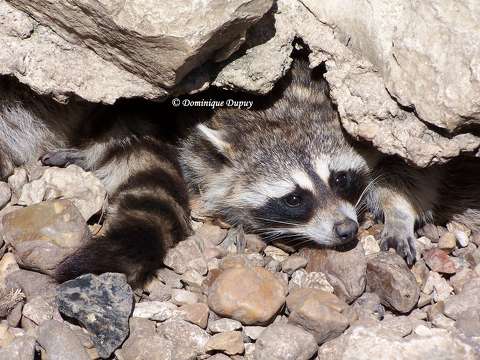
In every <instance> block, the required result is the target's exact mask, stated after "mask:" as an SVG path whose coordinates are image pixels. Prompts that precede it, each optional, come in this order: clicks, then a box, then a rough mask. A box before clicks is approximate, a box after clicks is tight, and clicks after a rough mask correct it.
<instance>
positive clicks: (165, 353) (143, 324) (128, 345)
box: [118, 317, 174, 360]
mask: <svg viewBox="0 0 480 360" xmlns="http://www.w3.org/2000/svg"><path fill="white" fill-rule="evenodd" d="M120 353H121V357H120V356H119V357H118V358H119V359H122V360H143V359H145V360H147V359H148V360H149V359H155V360H174V357H173V356H174V353H173V344H172V343H171V342H170V341H169V340H167V339H164V338H162V337H161V336H160V335H158V334H156V332H155V323H154V322H152V321H149V320H146V319H141V318H135V317H134V318H131V319H130V335H129V336H128V338H127V340H126V341H125V343H124V344H123V346H122V349H121V350H120Z"/></svg>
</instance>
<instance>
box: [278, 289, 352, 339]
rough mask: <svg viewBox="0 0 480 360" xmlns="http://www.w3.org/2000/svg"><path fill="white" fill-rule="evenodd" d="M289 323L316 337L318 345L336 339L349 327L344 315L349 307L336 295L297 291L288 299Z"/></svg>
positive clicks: (312, 290)
mask: <svg viewBox="0 0 480 360" xmlns="http://www.w3.org/2000/svg"><path fill="white" fill-rule="evenodd" d="M287 306H288V309H289V310H290V316H289V318H288V321H289V322H290V323H293V324H296V325H299V326H301V327H303V328H304V329H305V330H307V331H308V332H310V333H311V334H313V336H315V340H316V341H317V343H318V344H319V345H320V344H323V343H324V342H326V341H329V340H331V339H334V338H336V337H337V336H339V335H340V334H342V332H343V331H344V330H345V329H346V328H347V327H348V325H349V321H348V319H347V317H346V316H345V315H343V314H342V312H344V311H345V310H347V309H348V305H347V304H346V303H345V302H344V301H343V300H340V299H339V298H338V297H337V296H335V295H334V294H330V293H328V292H325V291H322V290H318V289H296V290H294V291H293V292H292V293H290V294H289V295H288V297H287Z"/></svg>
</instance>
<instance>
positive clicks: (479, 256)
mask: <svg viewBox="0 0 480 360" xmlns="http://www.w3.org/2000/svg"><path fill="white" fill-rule="evenodd" d="M465 260H466V261H467V262H468V264H469V265H470V266H471V267H472V268H475V267H476V266H477V265H478V264H480V248H477V249H475V250H473V251H472V252H469V253H468V254H466V255H465Z"/></svg>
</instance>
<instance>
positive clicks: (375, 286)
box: [367, 252, 420, 313]
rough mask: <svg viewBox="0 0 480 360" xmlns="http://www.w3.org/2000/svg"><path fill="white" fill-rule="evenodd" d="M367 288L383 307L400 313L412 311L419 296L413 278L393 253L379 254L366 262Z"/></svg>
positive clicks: (398, 257) (402, 262)
mask: <svg viewBox="0 0 480 360" xmlns="http://www.w3.org/2000/svg"><path fill="white" fill-rule="evenodd" d="M367 287H368V289H369V291H371V292H374V293H376V294H377V295H378V296H379V297H380V299H381V301H382V304H383V305H385V306H387V307H390V308H392V309H394V310H397V311H399V312H402V313H406V312H409V311H410V310H412V309H413V307H414V306H415V305H416V304H417V301H418V297H419V295H420V290H419V287H418V285H417V281H416V279H415V276H414V275H413V274H412V272H411V271H410V269H409V268H408V267H407V265H406V264H405V261H403V259H402V258H401V257H400V256H398V255H397V254H395V253H393V252H381V253H379V254H378V255H377V256H376V257H374V258H372V259H369V260H368V262H367Z"/></svg>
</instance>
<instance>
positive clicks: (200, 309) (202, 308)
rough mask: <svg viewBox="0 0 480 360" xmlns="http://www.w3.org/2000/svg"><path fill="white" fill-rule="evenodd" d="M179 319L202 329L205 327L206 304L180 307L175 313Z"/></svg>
mask: <svg viewBox="0 0 480 360" xmlns="http://www.w3.org/2000/svg"><path fill="white" fill-rule="evenodd" d="M176 313H177V314H179V316H180V318H182V319H183V320H185V321H188V322H190V323H192V324H195V325H197V326H200V327H201V328H202V329H205V328H206V327H207V323H208V306H207V305H206V304H202V303H198V304H187V305H183V306H180V308H179V309H178V310H177V311H176Z"/></svg>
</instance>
